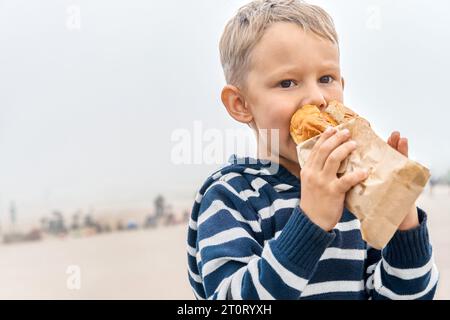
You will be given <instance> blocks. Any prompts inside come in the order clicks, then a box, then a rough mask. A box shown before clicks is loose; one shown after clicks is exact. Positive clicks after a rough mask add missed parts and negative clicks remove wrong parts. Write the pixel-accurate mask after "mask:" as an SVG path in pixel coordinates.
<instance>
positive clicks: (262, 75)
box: [242, 22, 343, 163]
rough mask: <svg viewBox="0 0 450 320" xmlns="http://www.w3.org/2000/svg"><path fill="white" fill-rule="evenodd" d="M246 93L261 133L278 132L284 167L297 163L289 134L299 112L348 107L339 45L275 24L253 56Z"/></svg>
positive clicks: (297, 27)
mask: <svg viewBox="0 0 450 320" xmlns="http://www.w3.org/2000/svg"><path fill="white" fill-rule="evenodd" d="M250 59H251V66H250V70H249V73H248V76H247V80H246V81H247V82H246V86H245V87H246V90H245V91H243V92H242V94H243V95H244V97H245V101H246V103H247V105H248V108H249V109H250V112H251V114H252V117H253V126H256V129H257V130H259V129H279V139H280V140H279V158H280V163H283V162H285V161H286V160H288V161H290V162H294V163H298V159H297V153H296V149H295V147H296V145H295V143H294V142H293V141H292V139H291V137H290V133H289V126H290V119H291V117H292V115H293V114H294V113H295V111H296V110H298V109H299V108H300V107H302V106H303V105H306V104H313V105H317V106H318V107H319V108H320V109H321V110H323V109H324V108H325V107H326V106H327V105H328V102H329V101H331V100H337V101H340V102H343V101H342V100H343V80H342V78H341V72H340V66H339V49H338V46H337V45H336V44H334V43H332V42H331V41H329V40H326V39H322V38H319V37H318V36H316V35H315V34H313V33H311V32H305V31H304V30H303V29H302V28H301V27H300V26H298V25H296V24H294V23H285V22H278V23H275V24H273V25H271V26H270V27H269V28H268V29H267V30H266V32H265V34H264V36H263V37H262V38H261V40H260V41H259V42H258V44H257V45H256V46H255V48H254V49H253V50H252V53H251V58H250Z"/></svg>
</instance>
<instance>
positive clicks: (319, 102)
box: [303, 93, 328, 111]
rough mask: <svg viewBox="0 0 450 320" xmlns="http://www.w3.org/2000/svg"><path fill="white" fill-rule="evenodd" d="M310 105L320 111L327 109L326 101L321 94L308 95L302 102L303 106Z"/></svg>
mask: <svg viewBox="0 0 450 320" xmlns="http://www.w3.org/2000/svg"><path fill="white" fill-rule="evenodd" d="M307 104H312V105H315V106H316V107H318V108H319V110H320V111H323V110H325V108H326V107H327V105H328V104H327V101H326V100H325V97H324V96H323V95H322V94H321V93H316V94H314V95H310V96H309V97H308V98H307V99H305V100H304V102H303V105H307Z"/></svg>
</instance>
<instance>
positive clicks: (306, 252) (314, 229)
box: [272, 206, 336, 273]
mask: <svg viewBox="0 0 450 320" xmlns="http://www.w3.org/2000/svg"><path fill="white" fill-rule="evenodd" d="M335 237H336V234H335V233H334V232H333V231H331V232H326V231H325V230H323V229H322V228H320V227H319V226H318V225H316V224H314V223H313V222H312V221H311V220H310V219H309V218H308V217H307V216H306V214H305V213H304V212H303V211H302V210H301V208H300V207H299V206H298V207H297V208H296V209H294V211H293V213H292V215H291V217H290V218H289V221H288V222H287V223H286V225H285V226H284V229H283V231H282V232H281V234H280V236H279V237H278V238H277V239H276V240H275V241H274V242H273V243H272V251H274V252H277V253H278V254H279V255H281V256H283V257H284V258H285V259H286V260H287V261H289V262H290V264H292V265H294V266H296V267H297V268H299V270H301V271H302V273H303V272H310V271H312V270H313V269H314V268H315V267H316V265H317V263H318V262H319V259H320V257H321V256H322V254H323V252H324V251H325V249H326V248H327V247H328V246H329V245H330V243H331V242H332V241H333V239H334V238H335Z"/></svg>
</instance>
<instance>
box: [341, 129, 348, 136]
mask: <svg viewBox="0 0 450 320" xmlns="http://www.w3.org/2000/svg"><path fill="white" fill-rule="evenodd" d="M349 133H350V131H349V130H348V129H344V130H342V134H344V135H348V134H349Z"/></svg>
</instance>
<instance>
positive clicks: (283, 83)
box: [280, 80, 294, 88]
mask: <svg viewBox="0 0 450 320" xmlns="http://www.w3.org/2000/svg"><path fill="white" fill-rule="evenodd" d="M291 83H294V81H293V80H283V81H281V82H280V85H281V87H282V88H290V84H291Z"/></svg>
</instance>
